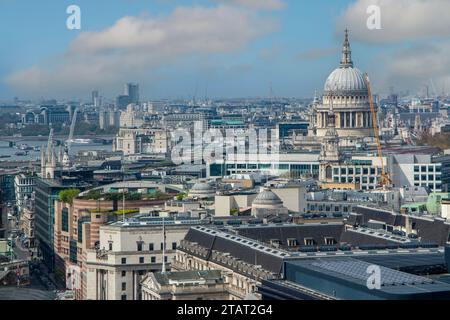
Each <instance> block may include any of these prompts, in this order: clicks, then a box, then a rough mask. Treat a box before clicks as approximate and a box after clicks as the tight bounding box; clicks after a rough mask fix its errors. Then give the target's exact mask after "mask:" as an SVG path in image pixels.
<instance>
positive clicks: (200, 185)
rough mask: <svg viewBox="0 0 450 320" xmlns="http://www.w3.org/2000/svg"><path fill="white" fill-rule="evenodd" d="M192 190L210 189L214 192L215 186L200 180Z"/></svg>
mask: <svg viewBox="0 0 450 320" xmlns="http://www.w3.org/2000/svg"><path fill="white" fill-rule="evenodd" d="M191 191H209V192H212V191H214V188H213V187H212V186H211V185H210V184H209V183H205V182H198V183H196V184H194V186H193V187H192V189H191Z"/></svg>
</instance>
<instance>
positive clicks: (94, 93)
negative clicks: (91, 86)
mask: <svg viewBox="0 0 450 320" xmlns="http://www.w3.org/2000/svg"><path fill="white" fill-rule="evenodd" d="M91 102H92V104H93V105H94V106H95V107H98V102H99V95H98V91H97V90H95V91H92V101H91Z"/></svg>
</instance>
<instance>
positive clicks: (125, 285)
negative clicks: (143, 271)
mask: <svg viewBox="0 0 450 320" xmlns="http://www.w3.org/2000/svg"><path fill="white" fill-rule="evenodd" d="M125 290H127V283H126V282H122V291H125Z"/></svg>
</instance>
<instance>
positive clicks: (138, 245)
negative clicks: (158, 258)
mask: <svg viewBox="0 0 450 320" xmlns="http://www.w3.org/2000/svg"><path fill="white" fill-rule="evenodd" d="M137 251H142V242H138V243H137Z"/></svg>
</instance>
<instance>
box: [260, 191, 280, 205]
mask: <svg viewBox="0 0 450 320" xmlns="http://www.w3.org/2000/svg"><path fill="white" fill-rule="evenodd" d="M253 204H260V205H282V204H283V201H281V199H280V197H278V196H277V195H276V194H275V193H273V192H272V191H270V190H264V191H262V192H261V193H260V194H258V196H257V197H256V198H255V200H253Z"/></svg>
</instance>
